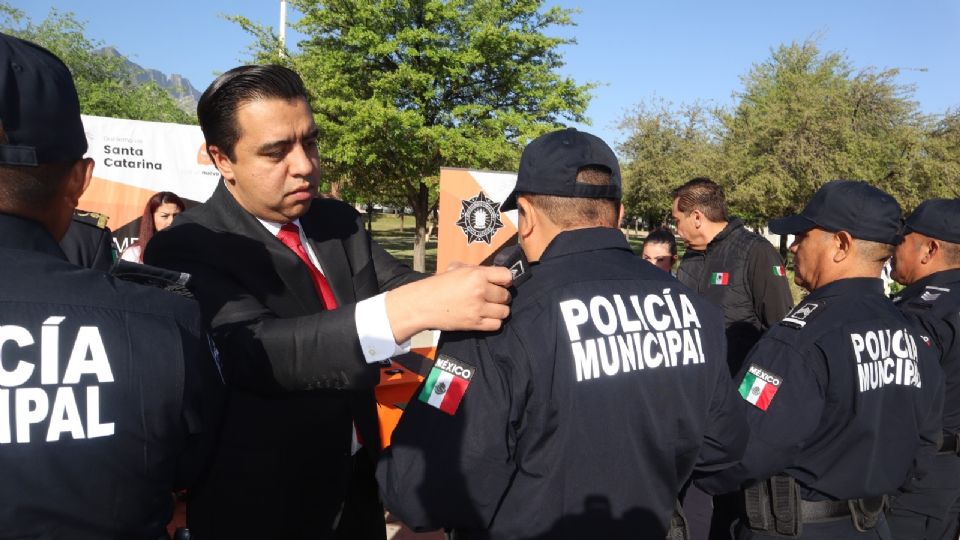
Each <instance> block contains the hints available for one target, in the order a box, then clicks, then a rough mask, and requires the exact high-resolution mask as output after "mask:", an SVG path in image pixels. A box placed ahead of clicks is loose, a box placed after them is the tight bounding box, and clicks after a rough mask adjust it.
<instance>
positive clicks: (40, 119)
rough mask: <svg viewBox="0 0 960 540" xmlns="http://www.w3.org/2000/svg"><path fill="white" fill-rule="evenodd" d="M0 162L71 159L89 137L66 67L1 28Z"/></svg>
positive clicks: (29, 163)
mask: <svg viewBox="0 0 960 540" xmlns="http://www.w3.org/2000/svg"><path fill="white" fill-rule="evenodd" d="M0 123H2V125H3V130H4V131H5V132H6V135H7V141H6V142H5V143H3V144H0V165H21V166H24V165H26V166H36V165H41V164H47V163H69V162H72V161H76V160H78V159H80V158H82V157H83V154H84V153H85V152H86V151H87V137H86V135H85V134H84V132H83V122H82V121H81V120H80V101H79V100H78V99H77V89H76V87H75V86H74V85H73V77H72V76H71V75H70V70H69V69H67V66H66V65H64V63H63V62H61V61H60V59H59V58H57V57H56V56H54V55H53V53H51V52H50V51H48V50H46V49H44V48H43V47H40V46H39V45H34V44H33V43H30V42H28V41H24V40H22V39H18V38H15V37H13V36H9V35H7V34H2V33H0Z"/></svg>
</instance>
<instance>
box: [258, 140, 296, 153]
mask: <svg viewBox="0 0 960 540" xmlns="http://www.w3.org/2000/svg"><path fill="white" fill-rule="evenodd" d="M291 144H293V140H291V139H283V140H279V141H270V142H267V143H263V144H261V145H260V146H259V147H257V153H258V154H269V153H271V152H274V151H276V150H283V149H284V148H286V147H288V146H290V145H291Z"/></svg>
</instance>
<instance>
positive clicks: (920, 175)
mask: <svg viewBox="0 0 960 540" xmlns="http://www.w3.org/2000/svg"><path fill="white" fill-rule="evenodd" d="M898 74H899V72H898V70H896V69H888V70H884V71H877V70H874V69H862V70H857V69H855V68H854V67H853V66H852V65H851V63H850V61H849V60H848V59H847V58H845V57H844V56H843V55H841V54H838V53H822V52H821V51H820V50H819V49H818V47H817V46H816V44H815V43H813V42H804V43H799V44H797V43H794V44H791V45H785V46H781V47H779V48H777V49H775V50H774V51H772V53H771V56H770V58H769V59H768V60H766V61H765V62H762V63H760V64H756V65H754V66H753V68H752V69H751V70H750V71H749V72H748V73H747V74H746V75H745V76H744V77H743V87H744V88H743V91H742V92H740V93H739V94H737V96H736V97H737V103H736V105H735V106H734V107H732V108H731V109H717V110H714V111H710V112H709V116H710V118H706V119H703V118H700V117H699V116H698V115H699V114H703V111H702V110H701V109H699V108H695V109H694V110H696V111H697V115H691V113H690V112H689V109H681V110H680V112H673V111H669V110H667V109H666V108H664V107H661V108H660V109H657V110H653V111H651V110H649V109H641V111H640V112H638V113H637V114H635V115H633V116H630V117H628V118H627V119H626V120H625V121H624V124H623V126H624V129H626V130H628V134H629V135H628V139H627V143H626V144H625V145H624V147H623V148H621V152H622V154H623V156H624V157H625V158H626V160H627V161H628V163H627V164H626V166H625V170H626V171H628V172H627V175H626V176H627V178H628V189H629V191H628V193H629V197H628V199H627V202H628V207H629V208H630V210H631V211H633V212H636V213H641V214H644V215H649V213H650V212H653V211H654V210H655V209H657V208H666V209H668V208H669V206H670V201H669V200H665V199H664V196H663V193H664V192H665V191H669V188H671V187H675V186H677V185H679V184H681V183H683V182H684V181H685V180H687V179H689V178H690V177H691V176H694V175H695V174H704V173H709V174H707V176H710V177H711V178H713V179H714V180H716V181H717V182H718V183H720V184H721V185H723V186H724V188H725V189H726V192H727V199H728V202H729V203H730V206H731V207H732V209H733V210H734V212H735V213H737V214H739V215H741V216H742V217H744V218H745V219H746V220H747V221H748V222H750V223H754V224H758V223H762V222H765V221H766V220H767V219H769V218H772V217H777V216H781V215H785V214H788V213H793V212H796V211H799V210H800V209H801V208H803V206H804V205H805V203H806V201H807V200H808V199H809V198H810V196H811V195H812V194H813V192H814V191H816V190H817V188H819V187H820V186H821V185H823V184H824V183H825V182H827V181H829V180H833V179H837V178H855V179H863V180H867V181H869V182H871V183H872V184H874V185H876V186H878V187H880V188H882V189H884V190H886V191H888V192H890V193H891V194H892V195H894V196H895V197H896V198H897V199H898V200H899V201H900V203H901V204H902V205H903V206H904V209H905V210H910V209H911V208H913V207H914V206H915V205H916V204H918V203H919V202H920V201H922V200H924V199H927V198H931V197H956V196H957V195H958V193H960V186H958V182H957V178H958V177H960V113H958V112H957V111H952V112H950V111H948V112H947V113H946V114H945V115H944V116H943V118H941V119H940V120H939V121H936V120H935V119H933V118H931V117H929V116H925V115H922V114H920V112H919V111H918V108H917V104H916V103H915V102H914V101H912V95H913V88H912V87H910V86H905V85H901V84H898V83H897V76H898ZM662 183H666V184H667V186H666V187H664V186H662V185H660V184H662Z"/></svg>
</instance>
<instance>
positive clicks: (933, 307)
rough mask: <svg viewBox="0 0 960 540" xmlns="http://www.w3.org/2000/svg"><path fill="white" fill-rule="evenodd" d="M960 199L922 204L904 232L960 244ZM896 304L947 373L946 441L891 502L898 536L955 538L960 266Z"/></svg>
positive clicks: (920, 284) (922, 282)
mask: <svg viewBox="0 0 960 540" xmlns="http://www.w3.org/2000/svg"><path fill="white" fill-rule="evenodd" d="M957 216H960V200H958V199H953V200H944V199H939V200H931V201H926V202H924V203H922V204H921V205H920V206H918V207H917V209H916V210H914V212H913V213H912V214H911V215H910V217H909V218H907V221H906V224H905V228H904V229H905V233H907V234H909V233H911V232H918V233H920V234H923V235H925V236H928V237H932V238H936V239H938V240H941V241H944V242H949V243H952V244H958V245H960V227H957V226H956V225H955V222H956V219H957ZM893 302H894V304H896V306H897V307H898V308H900V310H901V311H902V312H903V313H904V314H905V315H906V316H907V317H908V318H910V319H911V320H912V321H914V322H916V323H917V325H918V326H919V327H920V328H921V329H922V332H923V334H924V336H929V339H930V340H932V342H933V345H934V346H935V347H936V348H937V351H938V352H939V353H940V366H941V367H942V368H943V371H944V377H945V397H944V404H943V442H942V443H941V446H940V451H939V452H938V453H937V456H936V458H934V460H933V461H932V462H931V464H930V473H928V474H927V475H925V476H924V478H923V479H922V480H921V481H918V482H915V483H912V484H909V485H907V486H905V489H904V491H903V492H902V493H900V494H898V496H897V497H896V499H895V500H894V501H893V504H892V505H891V509H890V514H889V521H890V528H891V531H892V532H893V535H894V538H904V539H907V538H931V539H951V540H955V539H956V538H957V536H958V535H960V457H958V455H960V268H953V269H948V270H942V271H939V272H935V273H932V274H930V275H928V276H926V277H923V278H921V279H919V280H917V281H915V282H913V283H911V284H910V285H909V286H907V287H906V288H905V289H903V290H902V291H900V292H899V293H897V294H896V295H895V296H894V297H893Z"/></svg>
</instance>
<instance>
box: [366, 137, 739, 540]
mask: <svg viewBox="0 0 960 540" xmlns="http://www.w3.org/2000/svg"><path fill="white" fill-rule="evenodd" d="M578 135H580V134H578V133H576V132H573V133H572V134H571V132H569V131H568V132H556V133H554V134H548V135H546V136H544V137H547V138H548V141H549V140H550V138H551V137H558V138H559V139H560V142H562V141H564V140H568V141H569V140H570V139H571V138H572V139H573V142H570V143H569V144H568V145H567V146H566V147H564V148H563V149H562V150H563V151H564V152H565V151H569V152H577V151H578V150H579V149H580V148H579V146H578V145H579V144H584V143H583V142H582V140H581V142H577V140H578V139H577V136H578ZM589 137H592V136H589ZM596 141H599V139H596ZM554 142H556V141H554ZM601 144H602V142H601ZM537 145H538V141H534V142H533V143H531V145H530V147H528V149H527V150H525V151H524V157H523V158H521V174H520V175H519V176H518V182H517V188H516V189H517V191H519V192H530V191H532V192H540V190H538V189H537V186H533V187H530V186H528V185H525V184H524V178H525V176H524V174H523V171H524V165H525V164H526V162H527V160H532V158H531V147H537ZM604 147H606V145H604ZM543 154H544V152H542V151H541V152H540V153H538V154H533V157H537V156H540V157H542V156H543ZM563 159H564V154H563V153H562V152H561V153H560V154H559V156H558V157H557V159H551V160H548V161H551V162H555V161H557V160H563ZM581 161H582V162H583V164H584V165H588V164H590V163H592V162H591V161H587V160H586V158H583V159H582V160H581ZM574 163H576V160H575V161H574ZM602 163H613V166H610V167H608V168H609V169H613V170H616V171H617V173H618V172H619V169H615V167H616V162H615V158H614V157H613V154H612V152H609V160H608V161H605V162H602ZM541 166H543V165H541ZM575 171H576V168H575V167H574V168H573V169H572V172H571V173H570V174H571V177H572V176H573V175H575ZM543 177H545V178H550V177H551V176H550V175H543ZM616 187H617V188H618V189H619V176H618V175H617V176H616ZM617 195H619V193H618V194H617ZM581 196H582V195H581ZM508 202H509V199H508ZM506 204H507V203H505V205H506ZM511 269H512V270H513V271H514V274H515V276H517V277H516V278H515V280H514V284H515V289H514V291H513V293H514V298H513V301H512V304H511V315H510V318H509V319H507V320H506V321H505V323H504V326H503V328H502V329H501V330H500V331H499V332H496V333H493V334H484V335H479V334H476V333H450V334H444V335H443V336H442V339H441V343H440V346H439V349H438V356H437V361H436V363H435V365H434V367H433V369H432V371H431V372H430V374H429V376H428V377H427V380H426V381H425V382H424V384H423V385H422V386H421V388H420V389H419V391H418V393H417V394H416V395H415V398H414V399H413V400H411V402H410V404H409V405H408V406H407V409H406V410H405V412H404V414H403V417H402V418H401V420H400V422H399V424H398V426H397V429H396V431H394V433H393V436H392V443H391V446H390V447H389V448H387V450H386V451H385V453H384V455H383V457H382V458H381V461H380V464H379V466H378V480H379V483H380V486H381V492H382V494H383V497H384V505H385V507H386V508H388V509H389V510H390V511H391V512H392V513H394V514H396V515H397V516H398V517H399V518H400V519H401V520H402V521H403V522H404V523H406V524H407V525H410V526H411V527H413V528H414V529H415V530H432V529H437V528H446V529H451V530H452V531H453V537H454V538H467V539H469V538H489V539H519V538H524V539H527V538H529V539H532V538H544V539H546V538H551V539H566V538H570V539H574V538H576V539H582V538H664V537H665V534H666V531H667V528H668V524H669V523H670V521H671V516H672V513H673V510H674V507H675V505H676V500H677V494H678V492H679V490H680V489H681V487H682V486H683V484H684V482H686V481H687V479H688V478H689V477H690V476H691V475H694V474H698V473H710V472H716V471H718V470H722V469H723V468H725V467H727V466H729V465H730V464H732V463H734V462H735V461H736V460H737V459H738V457H739V456H740V453H741V451H742V448H743V446H744V445H745V443H746V439H745V437H746V425H745V423H744V421H743V410H742V409H743V403H742V401H741V400H739V399H738V398H737V396H736V394H735V392H734V388H733V385H732V382H731V379H730V375H729V372H728V370H727V367H726V361H725V352H726V351H725V337H724V329H723V318H722V316H721V314H720V312H719V310H718V309H717V308H716V307H715V306H713V305H711V304H709V303H708V302H706V301H705V300H702V299H701V298H699V297H698V296H697V295H696V294H695V293H693V292H692V291H691V290H690V289H689V288H687V287H685V286H684V285H682V284H680V283H679V282H678V281H676V280H675V279H674V278H673V277H671V276H669V275H668V274H666V273H664V272H662V271H660V270H658V269H657V268H655V267H654V266H652V265H648V264H643V263H642V262H641V261H640V259H639V258H638V257H637V256H636V255H634V254H633V253H632V252H631V250H630V247H629V245H628V243H627V242H626V239H625V238H624V236H623V234H622V233H621V232H620V231H619V230H617V229H615V228H603V227H601V228H585V229H574V230H567V231H564V232H561V233H560V234H559V235H557V236H556V237H555V238H553V240H552V241H551V242H550V244H549V245H548V246H547V247H546V250H545V251H544V252H543V254H542V256H541V257H540V258H539V260H538V261H537V262H534V263H532V264H530V265H525V262H524V261H523V260H520V261H518V262H516V263H515V264H514V265H511Z"/></svg>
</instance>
